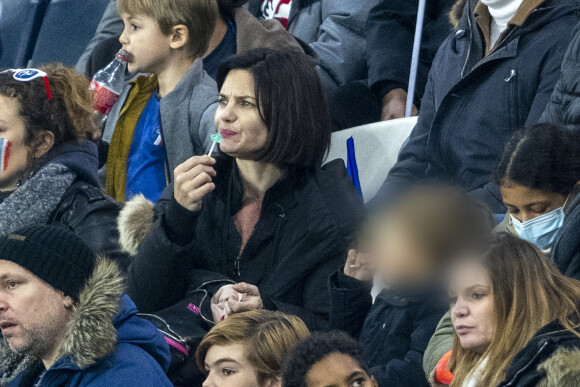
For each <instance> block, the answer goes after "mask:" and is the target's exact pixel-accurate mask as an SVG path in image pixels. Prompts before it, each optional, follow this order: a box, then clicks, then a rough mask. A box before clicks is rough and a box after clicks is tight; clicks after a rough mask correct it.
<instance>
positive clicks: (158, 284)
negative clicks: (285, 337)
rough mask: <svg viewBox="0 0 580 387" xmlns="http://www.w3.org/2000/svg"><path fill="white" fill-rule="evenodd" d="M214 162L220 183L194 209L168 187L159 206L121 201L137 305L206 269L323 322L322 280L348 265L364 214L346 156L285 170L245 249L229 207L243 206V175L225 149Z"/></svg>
mask: <svg viewBox="0 0 580 387" xmlns="http://www.w3.org/2000/svg"><path fill="white" fill-rule="evenodd" d="M215 168H216V172H217V176H216V177H215V178H214V182H215V185H216V189H215V191H214V192H212V193H211V194H209V195H208V196H206V197H205V199H204V204H203V208H202V210H201V211H199V212H197V213H195V212H194V213H192V212H189V211H187V210H185V209H184V208H183V207H181V206H179V205H178V204H177V202H176V201H175V199H173V195H172V193H171V192H169V195H168V196H169V199H161V200H159V201H158V202H157V205H156V206H155V215H154V214H153V208H152V204H147V203H143V199H139V198H137V199H135V200H134V201H131V202H129V203H128V204H127V208H126V209H125V210H123V212H122V214H121V217H120V219H119V224H120V231H121V240H122V243H123V245H124V246H126V247H128V248H127V250H128V251H132V252H136V253H137V255H136V256H135V257H134V258H133V261H132V264H131V266H130V267H129V272H128V280H127V281H128V291H127V293H128V294H129V295H130V296H131V298H132V299H133V300H134V301H135V304H137V306H138V308H139V310H140V311H142V312H145V313H149V312H154V311H158V310H160V309H163V308H166V307H168V306H171V305H173V304H175V303H177V302H178V301H181V300H182V299H183V298H184V297H185V295H186V294H187V293H188V292H189V291H191V290H192V289H195V288H197V286H198V285H197V284H198V282H199V279H198V278H196V271H198V270H206V271H211V272H215V273H219V274H221V276H223V278H230V279H232V280H234V281H236V282H247V283H250V284H253V285H256V286H258V288H259V290H260V293H261V295H262V298H263V301H264V307H265V308H266V309H269V310H280V311H282V312H285V313H289V314H294V315H297V316H299V317H300V318H302V319H303V320H304V322H305V323H306V324H307V325H308V327H309V328H310V329H311V330H319V329H323V328H325V327H326V325H327V319H328V309H329V301H328V292H327V291H326V281H327V279H328V277H329V276H330V274H331V273H332V272H333V271H334V270H336V268H338V267H339V266H341V265H342V264H344V260H345V258H346V253H347V250H348V248H349V246H350V244H351V240H352V236H353V233H354V232H355V230H356V229H357V227H358V225H359V222H360V220H361V216H362V201H361V199H360V196H358V194H357V193H356V191H355V189H354V186H353V185H352V181H351V180H350V178H349V177H348V175H347V173H346V169H345V167H344V163H343V162H342V161H339V160H337V161H335V162H331V163H329V164H327V165H326V166H325V167H323V168H322V169H317V170H314V171H312V170H305V169H297V168H289V169H287V171H286V176H285V177H284V178H283V179H282V180H280V181H279V182H278V183H276V184H275V185H274V186H273V187H271V188H270V189H269V190H268V191H267V192H266V195H265V197H264V200H263V203H262V209H261V214H260V218H259V220H258V223H257V224H256V227H255V229H254V232H253V234H252V236H251V237H250V239H249V240H248V242H247V244H246V247H245V248H244V251H243V253H242V254H241V256H240V255H239V251H240V245H241V237H240V235H239V233H238V232H237V230H236V227H235V226H234V215H235V214H236V213H237V212H238V211H239V210H240V209H241V206H242V198H243V187H242V182H241V180H240V177H239V174H238V171H237V167H235V163H234V162H233V160H232V159H231V158H229V157H227V156H223V157H221V158H220V159H219V160H218V163H217V164H216V167H215ZM151 222H153V224H151ZM176 223H177V224H176ZM149 230H151V231H150V232H148V231H149ZM175 230H177V231H179V230H181V231H182V232H181V233H179V234H188V233H189V234H190V236H189V238H185V239H183V235H179V236H178V237H179V238H178V239H179V240H182V241H184V242H185V243H179V244H178V243H176V241H177V239H176V237H177V235H176V234H177V232H176V231H175ZM183 231H185V232H183ZM144 235H147V236H146V237H145V239H144V240H143V241H142V242H141V240H140V239H142V238H143V236H144ZM183 246H185V247H183ZM194 284H195V285H194Z"/></svg>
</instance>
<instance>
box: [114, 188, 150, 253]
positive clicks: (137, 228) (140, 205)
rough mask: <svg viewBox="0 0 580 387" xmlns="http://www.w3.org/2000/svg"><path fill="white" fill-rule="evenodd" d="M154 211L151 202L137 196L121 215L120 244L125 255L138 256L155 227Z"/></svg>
mask: <svg viewBox="0 0 580 387" xmlns="http://www.w3.org/2000/svg"><path fill="white" fill-rule="evenodd" d="M153 209H154V204H153V203H152V202H151V201H149V200H147V198H145V196H143V195H137V196H135V197H134V198H133V199H131V200H130V201H128V202H127V204H125V207H123V210H121V212H120V213H119V218H118V220H117V222H118V225H119V243H120V245H121V249H123V251H124V252H125V253H128V254H130V255H133V256H134V255H137V250H138V249H139V246H141V243H143V240H145V237H146V236H147V234H149V232H150V231H151V228H152V227H153V216H154V210H153Z"/></svg>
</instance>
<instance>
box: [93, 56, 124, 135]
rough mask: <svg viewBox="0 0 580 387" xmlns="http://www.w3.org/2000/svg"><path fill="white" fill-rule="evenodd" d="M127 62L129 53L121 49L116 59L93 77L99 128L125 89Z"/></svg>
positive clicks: (96, 117)
mask: <svg viewBox="0 0 580 387" xmlns="http://www.w3.org/2000/svg"><path fill="white" fill-rule="evenodd" d="M127 62H128V59H127V54H126V53H125V51H123V50H120V51H119V52H118V53H117V54H115V59H113V61H112V62H111V63H109V64H108V65H107V67H105V68H104V69H102V70H100V71H99V72H98V73H96V74H95V76H94V77H93V81H92V82H91V90H93V91H94V108H95V122H96V124H97V125H98V127H99V128H101V127H102V126H103V124H104V123H105V120H106V119H107V117H108V116H109V113H111V109H112V108H113V106H115V103H117V101H118V100H119V96H120V95H121V92H122V91H123V86H124V85H125V71H126V69H127Z"/></svg>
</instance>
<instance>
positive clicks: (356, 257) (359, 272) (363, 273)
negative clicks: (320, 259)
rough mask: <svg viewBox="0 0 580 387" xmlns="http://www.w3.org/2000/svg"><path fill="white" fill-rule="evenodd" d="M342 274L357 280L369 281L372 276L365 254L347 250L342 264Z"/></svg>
mask: <svg viewBox="0 0 580 387" xmlns="http://www.w3.org/2000/svg"><path fill="white" fill-rule="evenodd" d="M344 274H345V275H347V276H349V277H352V278H355V279H357V280H359V281H369V280H371V279H372V278H373V273H372V269H371V267H370V262H369V257H368V255H367V254H364V253H359V252H357V251H356V250H349V251H348V258H347V259H346V264H345V265H344Z"/></svg>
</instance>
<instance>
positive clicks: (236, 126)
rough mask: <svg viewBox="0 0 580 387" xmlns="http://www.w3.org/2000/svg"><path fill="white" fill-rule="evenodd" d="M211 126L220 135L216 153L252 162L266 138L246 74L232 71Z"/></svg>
mask: <svg viewBox="0 0 580 387" xmlns="http://www.w3.org/2000/svg"><path fill="white" fill-rule="evenodd" d="M215 126H216V128H217V130H218V132H219V133H220V134H221V135H222V138H223V139H222V142H221V143H220V150H221V151H222V152H224V153H226V154H228V155H230V156H232V157H236V158H239V159H246V160H253V159H255V156H256V154H257V153H258V152H259V151H260V150H262V148H263V147H264V146H265V144H266V139H267V138H268V129H267V128H266V124H265V123H264V121H263V120H262V117H261V116H260V112H259V111H258V101H257V100H256V94H255V93H254V78H253V77H252V74H251V73H250V72H249V71H246V70H233V71H231V72H230V73H229V74H228V76H227V77H226V79H225V82H224V84H223V86H222V89H221V90H220V97H219V106H218V108H217V111H216V114H215Z"/></svg>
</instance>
